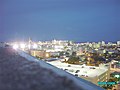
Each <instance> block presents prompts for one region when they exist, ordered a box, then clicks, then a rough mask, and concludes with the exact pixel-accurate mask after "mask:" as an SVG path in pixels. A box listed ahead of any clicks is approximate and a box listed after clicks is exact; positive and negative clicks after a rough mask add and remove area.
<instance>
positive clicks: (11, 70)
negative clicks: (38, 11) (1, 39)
mask: <svg viewBox="0 0 120 90" xmlns="http://www.w3.org/2000/svg"><path fill="white" fill-rule="evenodd" d="M0 90H83V89H82V88H80V87H78V86H77V85H76V84H75V83H74V82H73V81H72V80H70V79H68V78H67V77H65V76H59V75H57V74H56V73H54V72H53V71H52V70H49V69H45V68H42V67H41V66H40V65H39V64H38V63H36V62H32V61H28V60H26V59H25V58H23V57H21V56H20V55H18V54H17V52H16V51H15V50H13V49H11V48H0Z"/></svg>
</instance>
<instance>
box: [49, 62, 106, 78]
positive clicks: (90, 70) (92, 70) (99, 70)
mask: <svg viewBox="0 0 120 90" xmlns="http://www.w3.org/2000/svg"><path fill="white" fill-rule="evenodd" d="M48 63H49V64H52V65H54V66H56V67H58V68H60V69H63V70H66V71H67V72H69V73H71V74H74V75H75V74H78V75H79V76H88V77H93V78H94V77H96V76H99V75H101V74H103V73H104V72H106V71H107V70H108V68H106V67H104V66H100V67H95V66H85V65H73V64H67V63H62V62H61V61H52V62H48ZM77 70H79V72H77V73H76V71H77Z"/></svg>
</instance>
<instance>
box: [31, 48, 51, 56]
mask: <svg viewBox="0 0 120 90" xmlns="http://www.w3.org/2000/svg"><path fill="white" fill-rule="evenodd" d="M30 54H31V55H32V56H37V57H40V58H49V57H50V53H49V52H46V51H43V50H31V51H30Z"/></svg>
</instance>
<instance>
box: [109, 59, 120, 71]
mask: <svg viewBox="0 0 120 90" xmlns="http://www.w3.org/2000/svg"><path fill="white" fill-rule="evenodd" d="M110 70H111V71H117V72H120V62H119V61H115V60H113V61H111V64H110Z"/></svg>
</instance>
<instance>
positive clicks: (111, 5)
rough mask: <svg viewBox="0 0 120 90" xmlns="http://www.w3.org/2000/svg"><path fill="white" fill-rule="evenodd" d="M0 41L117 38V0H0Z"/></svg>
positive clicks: (119, 18)
mask: <svg viewBox="0 0 120 90" xmlns="http://www.w3.org/2000/svg"><path fill="white" fill-rule="evenodd" d="M0 7H1V9H0V12H1V14H0V36H1V38H0V41H15V40H27V39H28V37H31V38H32V39H33V40H36V41H39V40H40V41H41V40H42V41H45V40H52V39H57V40H61V39H62V40H73V41H77V42H87V41H88V42H94V41H95V42H98V41H106V42H109V41H112V42H115V41H119V39H120V35H119V33H120V26H119V24H120V12H119V10H120V1H119V0H114V1H113V0H106V1H105V0H97V1H96V0H91V1H89V0H74V1H73V0H58V1H55V0H35V1H32V0H25V1H24V0H20V1H16V0H11V1H9V0H1V1H0Z"/></svg>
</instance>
